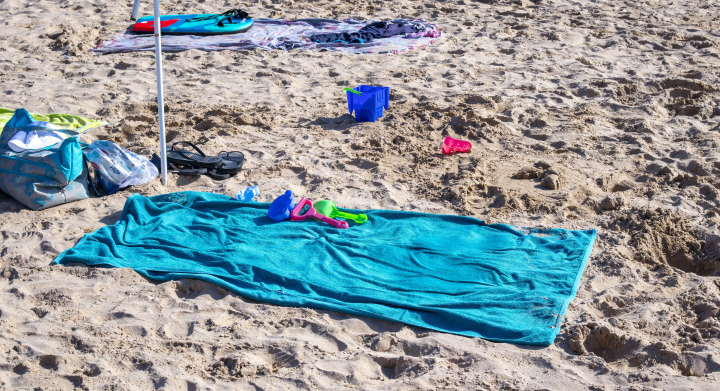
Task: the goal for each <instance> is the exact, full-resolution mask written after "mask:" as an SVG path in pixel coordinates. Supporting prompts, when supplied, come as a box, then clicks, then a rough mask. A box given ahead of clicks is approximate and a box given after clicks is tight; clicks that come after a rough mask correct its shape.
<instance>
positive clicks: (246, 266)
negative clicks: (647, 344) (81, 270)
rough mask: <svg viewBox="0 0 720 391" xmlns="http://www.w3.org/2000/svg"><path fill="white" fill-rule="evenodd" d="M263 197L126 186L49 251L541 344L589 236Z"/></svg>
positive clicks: (271, 297) (572, 288)
mask: <svg viewBox="0 0 720 391" xmlns="http://www.w3.org/2000/svg"><path fill="white" fill-rule="evenodd" d="M267 207H268V204H265V203H245V202H240V201H237V200H235V199H234V198H231V197H228V196H224V195H218V194H211V193H199V192H181V193H171V194H164V195H159V196H154V197H150V198H147V197H144V196H141V195H138V194H133V195H132V196H130V198H128V200H127V202H126V204H125V208H124V209H123V212H122V215H121V216H120V218H119V220H118V222H117V223H115V224H114V225H110V226H106V227H103V228H100V229H98V230H97V231H95V232H93V233H90V234H87V235H85V236H84V237H83V238H82V239H81V240H80V241H79V242H78V243H77V244H76V245H75V246H74V247H73V248H70V249H68V250H66V251H65V252H63V253H62V254H60V255H59V256H58V257H57V258H56V259H55V260H54V261H53V263H56V264H62V265H67V264H70V263H73V262H81V263H85V264H87V265H93V266H102V267H129V268H132V269H134V270H135V271H137V272H138V273H140V274H141V275H143V276H145V277H147V278H150V279H153V280H159V281H168V280H176V279H180V278H197V279H200V280H204V281H208V282H211V283H214V284H217V285H219V286H222V287H224V288H226V289H229V290H231V291H234V292H237V293H238V294H240V295H242V296H246V297H248V298H251V299H254V300H258V301H264V302H269V303H274V304H280V305H286V306H294V307H311V308H317V309H324V310H333V311H338V312H345V313H350V314H356V315H362V316H368V317H373V318H379V319H385V320H390V321H396V322H401V323H405V324H409V325H414V326H420V327H425V328H428V329H432V330H438V331H443V332H448V333H454V334H460V335H466V336H471V337H480V338H485V339H488V340H491V341H497V342H511V343H519V344H529V345H549V344H552V342H553V340H554V339H555V337H556V336H557V334H558V332H559V330H560V325H561V323H562V320H563V317H564V315H565V310H566V309H567V306H568V305H569V303H570V301H571V300H572V299H573V298H574V296H575V292H576V291H577V288H578V284H579V282H580V278H581V276H582V272H583V270H584V268H585V264H586V263H587V260H588V257H589V255H590V251H591V250H592V245H593V243H594V241H595V236H596V231H595V230H587V231H571V230H564V229H521V228H517V227H512V226H509V225H503V224H492V225H488V224H485V223H483V222H482V221H480V220H478V219H475V218H471V217H463V216H449V215H433V214H425V213H416V212H400V211H389V210H371V211H363V213H365V214H366V215H367V216H368V222H367V223H365V224H362V225H356V224H355V223H353V222H350V229H347V230H339V229H336V228H333V227H331V226H330V225H328V224H326V223H322V222H319V221H315V220H306V221H302V222H291V221H289V220H288V221H285V222H281V223H276V222H273V221H272V220H270V218H268V217H267V214H266V213H267ZM349 211H350V212H351V213H353V212H354V213H357V212H360V211H353V210H349Z"/></svg>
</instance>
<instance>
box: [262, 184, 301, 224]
mask: <svg viewBox="0 0 720 391" xmlns="http://www.w3.org/2000/svg"><path fill="white" fill-rule="evenodd" d="M294 207H295V197H293V194H292V192H291V191H290V190H287V191H285V194H283V195H281V196H280V197H278V198H276V199H275V201H273V202H272V203H271V204H270V208H268V217H270V218H271V219H273V220H275V221H283V220H285V219H289V218H290V212H292V210H293V208H294Z"/></svg>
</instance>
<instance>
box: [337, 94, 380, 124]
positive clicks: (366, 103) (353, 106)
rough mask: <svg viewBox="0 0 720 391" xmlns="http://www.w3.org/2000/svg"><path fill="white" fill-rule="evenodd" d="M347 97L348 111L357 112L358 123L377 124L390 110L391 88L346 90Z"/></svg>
mask: <svg viewBox="0 0 720 391" xmlns="http://www.w3.org/2000/svg"><path fill="white" fill-rule="evenodd" d="M343 91H345V95H347V102H348V110H349V111H350V114H352V113H353V112H355V120H357V121H358V122H375V120H376V119H378V118H380V117H382V116H383V107H384V108H385V110H388V109H389V108H390V87H373V86H359V87H357V88H355V89H350V88H344V89H343Z"/></svg>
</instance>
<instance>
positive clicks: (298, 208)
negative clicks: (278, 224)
mask: <svg viewBox="0 0 720 391" xmlns="http://www.w3.org/2000/svg"><path fill="white" fill-rule="evenodd" d="M305 206H309V207H310V209H308V211H307V212H305V214H303V215H301V214H300V212H302V210H303V208H304V207H305ZM305 219H318V220H320V221H324V222H326V223H328V224H330V225H332V226H333V227H335V228H340V229H348V227H349V225H348V223H347V221H342V220H335V219H331V218H329V217H327V216H323V215H321V214H320V213H318V212H317V211H315V208H313V205H312V201H310V200H308V199H307V198H303V199H301V200H300V202H298V203H297V205H295V208H293V210H292V212H291V213H290V220H292V221H300V220H305Z"/></svg>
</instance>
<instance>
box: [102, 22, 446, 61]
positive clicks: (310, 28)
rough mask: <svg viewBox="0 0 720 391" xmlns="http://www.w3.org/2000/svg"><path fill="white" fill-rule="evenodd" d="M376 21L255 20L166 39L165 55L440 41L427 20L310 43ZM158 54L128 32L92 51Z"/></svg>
mask: <svg viewBox="0 0 720 391" xmlns="http://www.w3.org/2000/svg"><path fill="white" fill-rule="evenodd" d="M373 22H377V21H375V20H366V21H362V20H356V19H345V20H333V19H297V20H284V19H263V18H256V19H254V25H253V27H252V28H251V29H250V30H249V31H247V32H245V33H240V34H228V35H215V36H198V35H163V36H162V49H163V51H164V52H180V51H183V50H189V49H198V50H206V51H214V50H243V49H255V48H258V49H265V50H273V49H282V50H290V49H301V50H315V51H323V50H328V51H336V52H345V53H388V54H397V53H400V52H403V51H406V50H415V49H419V48H422V47H425V46H428V45H432V44H434V43H435V42H437V41H438V39H439V38H440V36H441V35H442V34H441V29H440V27H439V26H437V25H434V24H432V23H429V22H427V21H425V20H424V19H417V20H407V19H395V20H392V21H391V22H402V23H409V24H413V25H415V26H417V29H418V31H419V32H417V33H408V34H403V35H396V36H392V37H389V38H378V39H375V40H373V41H372V42H365V43H343V42H329V43H319V42H313V41H312V40H310V37H311V36H312V35H315V34H327V33H356V32H358V31H359V30H360V29H362V28H363V27H365V26H367V25H368V24H370V23H373ZM140 50H155V37H154V35H152V34H150V35H146V34H143V35H139V34H136V33H133V32H132V31H131V30H130V29H128V31H126V32H124V33H122V34H118V35H116V36H115V37H114V38H113V39H111V40H109V41H105V42H102V43H101V44H100V45H98V47H96V48H95V49H92V51H93V52H95V53H98V54H107V53H119V52H134V51H140Z"/></svg>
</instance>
